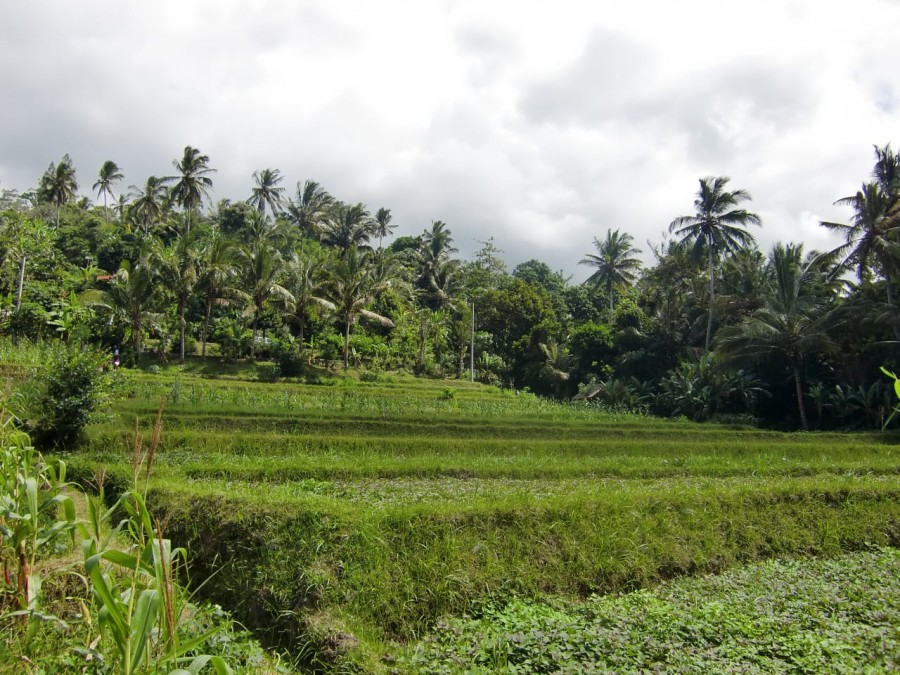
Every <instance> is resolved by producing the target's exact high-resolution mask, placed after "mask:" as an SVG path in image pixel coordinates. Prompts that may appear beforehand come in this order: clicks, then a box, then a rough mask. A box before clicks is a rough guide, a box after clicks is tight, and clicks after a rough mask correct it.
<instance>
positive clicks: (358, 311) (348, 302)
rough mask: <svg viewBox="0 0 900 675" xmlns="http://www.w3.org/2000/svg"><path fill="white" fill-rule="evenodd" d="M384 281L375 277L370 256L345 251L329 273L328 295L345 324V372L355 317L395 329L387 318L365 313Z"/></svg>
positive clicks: (365, 252)
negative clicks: (361, 317)
mask: <svg viewBox="0 0 900 675" xmlns="http://www.w3.org/2000/svg"><path fill="white" fill-rule="evenodd" d="M387 281H388V280H387V279H384V278H379V277H378V276H376V274H375V267H374V265H373V264H372V252H371V251H368V250H362V251H360V250H359V249H357V248H356V247H355V246H351V247H350V248H348V249H347V250H346V251H345V252H344V255H343V256H341V257H340V258H339V259H338V261H337V262H336V264H335V265H334V267H333V268H332V270H331V279H330V281H329V284H328V291H329V296H330V299H331V301H332V302H333V303H334V305H335V308H336V310H337V311H338V313H339V314H340V316H341V318H342V319H343V321H344V368H347V367H348V365H349V363H350V327H351V326H352V325H353V322H354V321H356V319H357V317H360V316H363V317H365V318H367V319H371V320H373V321H377V322H378V323H380V324H381V325H383V326H388V327H389V328H393V327H394V322H393V321H391V320H390V319H388V318H387V317H384V316H381V315H380V314H376V313H375V312H371V311H369V310H367V309H366V305H368V304H369V303H370V302H372V300H373V299H374V298H375V296H376V294H377V293H379V292H380V291H381V290H383V289H384V287H385V286H386V284H387Z"/></svg>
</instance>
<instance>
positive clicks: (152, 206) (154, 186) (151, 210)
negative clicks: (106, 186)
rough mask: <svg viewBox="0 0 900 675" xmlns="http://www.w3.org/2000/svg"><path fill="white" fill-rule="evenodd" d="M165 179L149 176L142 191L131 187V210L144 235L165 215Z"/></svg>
mask: <svg viewBox="0 0 900 675" xmlns="http://www.w3.org/2000/svg"><path fill="white" fill-rule="evenodd" d="M166 180H167V179H166V178H159V177H157V176H150V177H149V178H148V179H147V183H146V184H145V185H144V188H143V189H140V188H138V187H135V186H134V185H132V186H131V188H130V190H131V194H132V197H133V198H134V201H133V202H132V209H133V213H134V218H135V219H136V220H137V221H138V222H139V223H140V225H141V229H142V230H143V232H144V235H147V234H149V233H150V230H151V228H152V227H153V226H154V225H155V224H156V223H158V222H159V221H160V220H161V219H162V217H163V214H164V213H165V209H166V202H167V194H168V193H167V190H166Z"/></svg>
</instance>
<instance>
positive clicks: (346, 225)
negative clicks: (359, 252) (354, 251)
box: [322, 204, 372, 252]
mask: <svg viewBox="0 0 900 675" xmlns="http://www.w3.org/2000/svg"><path fill="white" fill-rule="evenodd" d="M371 236H372V217H371V216H370V215H369V212H368V210H367V209H366V207H365V206H364V205H363V204H353V205H350V204H337V205H336V206H335V207H334V208H333V209H332V211H331V213H330V214H329V216H328V218H326V219H325V222H324V223H323V224H322V243H324V244H325V245H327V246H332V247H334V248H336V249H338V250H339V251H342V252H346V251H348V250H349V249H351V248H356V247H359V246H365V245H366V244H368V243H369V237H371Z"/></svg>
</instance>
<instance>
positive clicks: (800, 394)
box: [794, 363, 809, 431]
mask: <svg viewBox="0 0 900 675" xmlns="http://www.w3.org/2000/svg"><path fill="white" fill-rule="evenodd" d="M794 388H795V390H796V392H797V409H798V410H799V411H800V424H801V425H802V426H803V431H809V424H807V422H806V407H805V406H804V405H803V385H801V384H800V366H798V365H797V364H796V363H795V364H794Z"/></svg>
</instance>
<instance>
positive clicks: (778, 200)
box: [0, 0, 900, 279]
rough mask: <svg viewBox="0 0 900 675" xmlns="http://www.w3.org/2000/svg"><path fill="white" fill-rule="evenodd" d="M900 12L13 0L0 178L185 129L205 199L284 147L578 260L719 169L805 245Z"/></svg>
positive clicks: (353, 186)
mask: <svg viewBox="0 0 900 675" xmlns="http://www.w3.org/2000/svg"><path fill="white" fill-rule="evenodd" d="M894 25H900V5H898V4H896V3H893V2H887V1H883V0H860V1H858V2H855V3H853V5H852V6H851V5H848V4H846V3H843V2H837V1H834V2H813V1H812V0H803V1H800V0H794V1H793V2H776V1H775V0H766V1H763V2H754V3H750V2H731V3H713V2H703V1H701V0H695V1H690V2H681V3H669V2H662V1H661V0H660V1H650V0H644V1H643V2H631V3H596V2H590V1H589V0H583V1H579V0H565V1H562V2H554V3H550V2H524V3H523V2H513V1H512V0H504V1H498V2H490V3H484V2H476V1H474V0H469V1H458V0H446V1H437V0H435V1H433V2H413V1H408V2H404V1H402V0H395V1H393V2H380V3H359V2H352V1H351V0H338V1H335V2H324V1H321V2H304V3H274V2H266V1H264V0H256V1H253V2H237V0H233V1H224V0H216V1H214V0H204V1H201V2H192V3H183V2H177V1H176V0H163V1H161V2H156V3H114V4H110V3H102V2H99V1H98V0H86V1H85V2H81V3H57V2H53V1H51V0H33V1H32V2H29V3H16V4H13V5H11V6H10V7H7V8H6V9H5V12H4V40H3V42H2V43H0V59H2V62H3V63H5V64H8V65H9V67H8V68H7V69H6V73H5V77H4V80H5V81H4V101H5V104H4V106H2V107H0V182H2V185H3V186H5V187H17V188H20V189H27V188H29V187H31V186H33V185H34V184H36V182H37V180H38V178H39V176H40V174H41V173H42V172H43V170H44V169H45V168H46V166H47V165H48V164H49V163H50V162H51V161H55V160H58V158H59V157H60V156H61V155H62V154H63V153H65V152H68V153H70V154H71V155H72V157H73V159H74V161H75V164H76V167H77V168H78V170H79V176H80V182H81V184H82V189H83V191H85V192H86V191H87V186H89V185H90V184H91V183H93V180H94V179H93V176H94V174H95V173H96V170H97V168H99V166H100V164H101V163H102V162H103V161H104V160H105V159H114V160H115V161H117V162H118V163H119V164H120V165H122V166H123V167H124V169H125V172H126V182H127V183H128V184H141V183H143V181H144V180H145V178H146V177H147V176H148V175H150V174H157V175H161V174H166V173H169V172H170V171H171V161H172V159H173V158H174V157H177V156H179V155H180V153H181V149H182V148H183V147H184V145H186V144H191V145H194V146H196V147H198V148H200V149H201V150H202V151H203V152H204V153H206V154H208V155H210V157H211V161H212V164H213V166H215V167H216V168H217V169H218V173H217V174H216V177H215V181H216V189H215V197H216V198H221V197H229V198H232V199H240V198H243V197H245V196H246V195H247V193H248V192H249V189H250V175H251V173H252V172H253V171H254V170H257V169H260V168H264V167H275V168H279V169H281V171H282V172H283V173H284V174H285V175H286V176H287V179H288V181H289V182H290V184H291V185H293V183H295V182H296V181H300V180H304V179H307V178H314V179H316V180H318V181H320V182H321V183H322V184H324V185H325V187H326V188H327V189H329V190H330V191H332V192H333V193H334V194H335V195H336V196H338V197H340V198H342V199H346V200H350V201H357V200H359V201H364V202H367V203H368V204H369V206H370V207H372V208H377V207H379V206H387V207H389V208H391V209H392V210H393V212H394V215H395V222H396V223H398V225H399V226H400V227H399V233H400V234H415V233H418V232H420V231H421V230H422V229H424V228H425V227H426V226H427V225H428V224H429V222H430V221H431V220H432V219H441V220H444V221H446V222H447V223H448V225H449V227H450V228H451V230H452V231H453V234H454V236H455V238H456V241H457V243H458V245H459V248H460V251H461V253H462V254H470V253H471V252H472V251H473V250H474V249H476V248H477V247H478V244H477V241H483V240H485V239H487V238H488V237H489V236H492V235H493V236H494V237H495V239H496V242H497V245H498V246H499V247H500V248H502V249H504V250H505V251H506V257H507V259H508V261H509V263H510V266H513V265H515V264H516V263H518V262H520V261H522V260H526V259H528V258H539V259H542V260H545V261H546V262H547V263H548V264H550V265H551V267H553V268H564V269H565V270H567V271H570V272H575V274H576V279H577V278H580V277H582V276H584V274H585V272H584V270H578V268H577V261H578V260H579V259H581V257H583V255H584V254H585V253H586V252H588V251H590V250H591V240H592V238H593V237H594V236H602V235H603V233H604V232H605V230H606V228H608V227H612V228H620V229H623V230H626V231H628V232H630V233H631V234H632V235H633V236H634V239H635V242H636V243H638V245H640V246H641V247H642V248H644V249H645V251H647V250H648V247H646V246H644V244H643V243H644V241H646V240H647V239H652V240H658V239H659V236H660V232H661V231H662V230H663V229H665V227H666V226H667V224H668V223H669V221H670V220H671V219H672V218H673V217H675V216H677V215H682V214H684V213H689V212H690V209H691V204H692V201H693V194H694V191H695V190H696V184H697V179H698V178H699V177H700V176H704V175H709V174H713V175H729V176H731V177H732V184H733V185H734V186H735V187H742V188H746V189H747V190H749V191H750V192H751V193H752V194H753V197H754V201H753V202H752V204H751V208H753V209H754V210H756V211H757V212H759V213H760V214H761V215H763V216H764V218H765V225H764V227H763V228H762V229H761V230H756V231H755V234H756V235H757V238H758V239H759V241H760V243H761V245H762V246H763V247H764V248H765V247H767V246H769V245H770V244H771V243H772V242H774V241H776V240H782V241H785V240H804V241H806V242H807V244H808V247H817V248H821V247H824V246H826V245H827V244H828V241H829V239H828V235H827V233H825V232H824V230H822V228H819V227H818V226H817V224H816V223H817V222H818V219H819V218H827V219H840V218H843V217H845V216H846V213H843V212H842V210H841V209H837V208H835V207H833V206H832V202H833V201H834V200H835V199H836V198H838V197H841V196H844V195H846V194H850V193H852V192H854V191H855V190H856V189H857V187H858V185H859V183H860V182H861V181H862V180H864V179H865V178H866V177H867V174H868V172H869V170H870V169H871V165H872V145H873V144H879V145H881V144H884V143H886V142H889V141H892V140H893V141H895V144H896V143H900V139H897V138H892V137H891V134H896V130H897V128H900V127H898V124H897V123H898V103H897V102H898V97H900V93H898V92H900V71H898V69H897V68H896V64H895V59H894V58H893V52H894V51H895V46H894V45H893V43H892V42H891V40H890V39H889V38H886V37H885V35H886V31H885V27H886V26H894Z"/></svg>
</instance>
